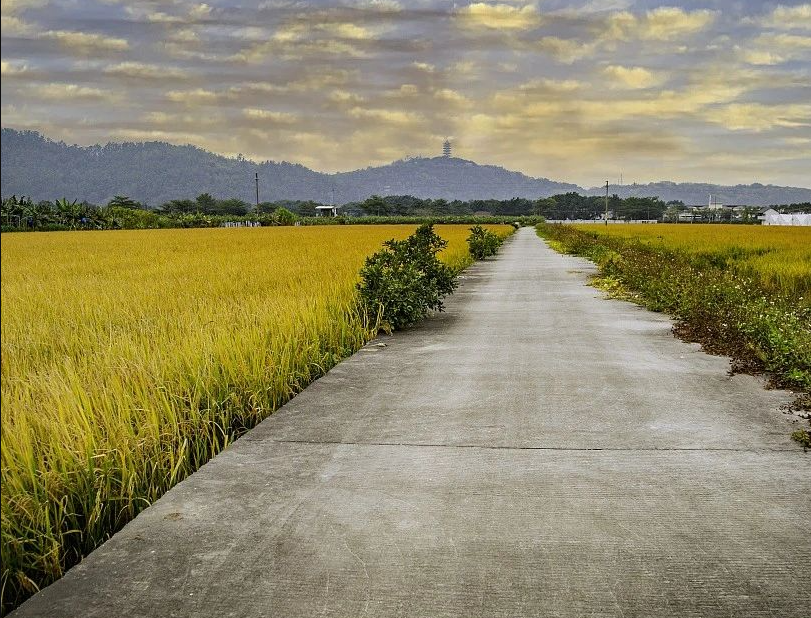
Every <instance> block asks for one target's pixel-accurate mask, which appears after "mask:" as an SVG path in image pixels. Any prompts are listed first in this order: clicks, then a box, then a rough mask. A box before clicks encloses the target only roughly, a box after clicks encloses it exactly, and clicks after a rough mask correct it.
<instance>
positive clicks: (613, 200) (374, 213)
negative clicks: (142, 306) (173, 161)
mask: <svg viewBox="0 0 811 618" xmlns="http://www.w3.org/2000/svg"><path fill="white" fill-rule="evenodd" d="M322 205H323V204H321V203H320V202H315V201H312V200H280V201H275V202H261V203H260V204H259V205H258V207H257V206H256V205H254V204H249V203H248V202H246V201H244V200H241V199H238V198H225V199H221V198H216V197H214V196H212V195H211V194H210V193H201V194H200V195H198V196H197V197H196V198H193V199H173V200H170V201H168V202H166V203H164V204H161V205H160V206H158V207H150V206H148V205H146V204H143V203H140V202H138V201H136V200H133V199H131V198H130V197H128V196H126V195H116V196H115V197H114V198H113V199H111V200H110V201H109V202H108V203H107V204H104V205H96V204H91V203H89V202H86V201H85V202H78V201H76V200H73V201H70V200H68V199H67V198H60V199H57V200H54V201H49V200H44V201H39V202H34V201H33V200H31V199H30V198H28V197H18V196H16V195H15V196H11V197H10V198H7V199H3V201H2V213H0V219H1V220H2V224H3V228H4V229H139V228H156V227H212V226H218V225H221V224H223V223H225V222H228V221H235V220H243V219H245V220H247V219H250V220H253V221H258V222H259V223H260V224H262V225H292V224H293V223H294V222H296V221H297V220H303V219H308V218H313V217H315V216H316V215H317V213H318V211H317V207H318V206H322ZM798 206H803V205H798ZM687 209H688V207H687V206H685V205H684V203H683V202H679V201H670V202H664V201H663V200H661V199H659V198H658V197H627V198H621V197H619V196H617V195H612V196H610V197H609V198H608V210H609V213H610V216H611V218H613V219H617V220H639V219H646V220H662V221H676V220H678V215H679V213H681V212H684V211H685V210H687ZM605 210H606V201H605V197H597V196H586V195H580V194H579V193H575V192H569V193H561V194H558V195H553V196H551V197H544V198H540V199H537V200H532V199H528V198H518V197H516V198H512V199H509V200H496V199H489V200H467V201H463V200H450V201H449V200H444V199H430V198H427V199H423V198H418V197H414V196H412V195H387V196H380V195H372V196H371V197H369V198H367V199H365V200H363V201H360V202H350V203H347V204H343V205H341V206H340V207H338V209H337V212H338V213H339V214H340V215H341V217H339V218H340V219H342V221H343V220H345V219H347V218H353V217H367V218H369V217H380V218H396V217H399V218H404V217H429V218H430V217H468V218H469V217H477V216H492V217H544V218H545V219H547V220H565V219H579V220H589V219H592V220H594V219H600V218H602V217H603V216H604V214H605ZM725 215H729V216H728V217H727V218H729V217H731V212H730V213H727V212H725V211H724V212H719V213H717V214H715V215H713V216H714V217H717V218H716V219H714V220H723V217H724V216H725ZM751 219H752V220H755V219H756V212H755V211H753V215H752V217H751ZM342 221H338V222H342Z"/></svg>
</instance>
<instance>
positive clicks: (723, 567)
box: [18, 229, 811, 618]
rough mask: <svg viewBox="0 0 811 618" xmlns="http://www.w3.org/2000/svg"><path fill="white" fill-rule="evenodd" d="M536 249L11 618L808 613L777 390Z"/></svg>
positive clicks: (475, 281) (808, 473) (398, 340)
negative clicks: (608, 296)
mask: <svg viewBox="0 0 811 618" xmlns="http://www.w3.org/2000/svg"><path fill="white" fill-rule="evenodd" d="M589 272H592V267H591V266H590V265H589V264H588V263H587V262H585V261H583V260H580V259H577V258H572V257H565V256H560V255H557V254H556V253H554V252H552V251H551V250H550V249H548V248H547V247H546V246H545V245H544V244H543V243H542V242H541V241H540V240H539V239H538V238H537V237H535V235H534V234H533V231H532V230H530V229H523V230H521V231H520V232H519V233H518V234H517V235H516V237H514V238H513V239H512V240H511V241H510V242H509V243H508V244H507V245H506V246H505V248H504V250H503V251H502V254H501V256H500V257H499V258H497V259H496V260H494V261H488V262H485V263H480V264H478V265H476V266H474V267H472V268H471V269H469V270H468V271H467V273H466V275H465V279H464V283H463V286H462V287H461V289H460V290H459V291H458V292H457V293H456V294H455V295H454V297H453V298H452V300H451V301H450V302H449V303H448V312H447V313H445V314H442V315H440V316H436V317H433V318H431V319H429V320H427V321H426V322H425V323H424V324H423V325H422V326H420V327H418V328H416V329H414V330H411V331H408V332H404V333H400V334H397V335H395V336H394V337H392V338H384V339H383V341H384V342H385V343H386V344H387V346H386V347H378V346H377V345H375V344H371V345H369V346H367V347H366V348H365V349H363V350H361V351H360V352H359V353H358V354H356V355H355V356H354V357H352V358H351V359H349V360H347V361H346V362H344V363H342V364H341V365H340V366H338V367H336V368H335V369H333V370H332V371H331V372H330V373H329V374H328V375H327V376H325V377H324V378H322V379H321V380H319V381H318V382H316V383H315V384H313V385H311V386H310V388H308V389H307V390H306V391H305V392H304V393H302V394H301V395H299V396H298V397H297V398H296V399H294V400H293V401H292V402H291V403H289V404H288V405H287V406H285V407H284V408H283V409H282V410H281V411H280V412H279V413H278V414H276V415H275V416H274V417H272V418H270V419H269V420H267V421H265V422H264V423H262V424H261V425H260V426H259V427H258V428H256V429H255V430H254V431H252V432H251V433H250V434H248V435H247V436H246V437H244V438H243V439H241V440H239V441H238V442H237V443H236V444H235V445H234V446H233V447H232V448H230V449H228V450H227V451H226V452H225V453H223V454H222V455H220V456H219V457H217V458H215V459H214V460H213V461H212V462H210V463H209V464H208V465H206V466H205V467H204V468H203V469H202V470H200V471H199V472H198V473H196V474H194V475H193V476H192V477H191V478H189V479H188V480H186V481H184V482H183V483H181V484H180V485H179V486H177V487H176V488H174V489H173V490H171V491H170V492H169V493H168V494H167V495H166V496H165V497H164V498H162V499H161V500H160V501H158V502H157V504H155V505H154V506H153V507H152V508H150V509H148V510H147V511H146V512H144V513H143V514H142V515H140V516H139V517H138V518H137V519H136V520H135V521H134V522H133V523H131V524H130V525H129V526H127V527H126V528H125V529H124V530H123V531H122V532H121V533H119V534H117V535H116V536H115V537H114V538H113V539H112V540H111V541H109V542H108V543H106V544H105V545H104V546H103V547H102V548H101V549H99V550H97V551H96V552H95V553H93V554H92V555H91V556H90V557H89V558H88V559H87V560H86V561H85V562H83V563H82V564H81V565H80V566H78V567H76V568H74V569H73V570H71V571H70V572H69V573H68V574H67V576H66V577H64V578H63V579H62V580H61V581H60V582H58V583H56V584H55V585H53V586H51V587H50V588H48V589H46V590H45V591H44V592H42V593H40V594H39V595H37V596H35V597H34V598H33V599H32V600H30V601H29V602H28V603H26V604H25V605H24V606H23V607H22V609H21V611H19V613H18V616H20V617H22V616H75V617H77V618H78V617H83V618H85V617H88V618H89V617H95V616H104V617H108V616H109V617H111V618H117V617H125V616H126V617H136V616H143V617H150V618H152V617H162V616H188V617H192V616H193V617H199V616H251V617H258V616H278V617H284V618H292V617H298V616H308V617H309V616H345V617H352V618H356V617H359V616H380V617H384V616H385V617H388V616H403V617H406V616H407V617H412V616H424V617H425V618H440V617H443V616H459V617H462V616H464V617H468V616H482V617H502V616H560V617H568V616H573V617H574V616H578V617H579V616H640V617H643V616H644V617H649V616H662V617H668V618H670V617H673V616H741V617H743V616H749V617H754V616H780V617H790V616H796V617H800V616H808V615H809V601H808V598H809V597H808V594H809V580H808V574H809V565H811V536H810V535H809V523H811V499H810V498H809V496H811V454H809V455H806V454H804V453H803V451H802V449H800V448H798V447H797V445H796V444H794V443H792V442H791V440H790V439H789V433H790V431H791V428H792V425H791V423H790V420H789V418H788V417H786V415H784V414H782V413H781V412H780V411H779V407H780V405H781V404H783V403H785V402H786V401H787V395H786V393H782V392H778V391H767V390H764V389H763V388H762V386H761V383H760V382H759V381H758V380H756V379H754V378H750V377H747V376H736V377H729V376H728V375H727V368H728V363H727V361H726V360H725V359H722V358H717V357H710V356H707V355H705V354H703V353H702V352H700V351H699V349H698V348H697V347H696V346H695V345H690V344H686V343H682V342H680V341H678V340H676V339H674V338H673V337H672V335H671V334H670V323H669V322H668V321H667V320H666V319H665V318H663V317H662V316H660V315H656V314H652V313H649V312H647V311H644V310H642V309H640V308H638V307H635V306H633V305H631V304H627V303H623V302H619V301H609V300H604V299H602V298H601V297H600V294H599V293H598V292H597V291H595V290H594V289H592V288H589V287H587V286H586V285H585V281H586V275H587V273H589Z"/></svg>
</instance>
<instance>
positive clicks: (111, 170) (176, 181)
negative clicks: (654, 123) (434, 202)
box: [2, 129, 582, 206]
mask: <svg viewBox="0 0 811 618" xmlns="http://www.w3.org/2000/svg"><path fill="white" fill-rule="evenodd" d="M257 172H258V173H259V183H260V198H261V199H262V201H274V200H284V199H290V200H315V201H318V202H328V201H329V200H330V199H331V198H332V190H333V188H334V189H335V201H336V202H338V203H345V202H355V201H362V200H364V199H366V198H367V197H369V196H370V195H375V194H381V195H387V194H401V195H413V196H415V197H420V198H445V199H448V200H453V199H460V200H467V199H478V198H481V199H487V198H494V199H509V198H512V197H528V198H537V197H542V196H548V195H553V194H555V193H561V192H565V191H577V190H582V189H581V188H580V187H578V186H577V185H573V184H567V183H558V182H552V181H550V180H546V179H543V178H540V179H539V178H530V177H529V176H526V175H524V174H521V173H518V172H511V171H508V170H505V169H503V168H501V167H496V166H492V165H477V164H476V163H473V162H472V161H465V160H463V159H456V158H447V159H446V158H442V157H437V158H434V159H408V160H404V161H397V162H395V163H392V164H390V165H385V166H383V167H369V168H366V169H362V170H356V171H353V172H346V173H341V174H334V175H330V174H323V173H320V172H315V171H313V170H310V169H308V168H306V167H304V166H302V165H295V164H292V163H274V162H264V163H259V164H257V163H254V162H253V161H249V160H246V159H232V158H227V157H223V156H220V155H216V154H213V153H210V152H207V151H205V150H202V149H200V148H196V147H194V146H173V145H171V144H166V143H163V142H146V143H124V144H112V143H111V144H107V145H105V146H90V147H80V146H69V145H67V144H64V143H62V142H54V141H51V140H49V139H47V138H45V137H43V136H42V135H40V134H38V133H35V132H29V131H26V132H20V131H15V130H12V129H3V132H2V195H3V196H4V197H6V196H8V195H12V194H16V195H27V196H31V197H32V198H33V199H34V201H37V200H41V199H55V198H57V197H62V196H65V197H69V198H71V199H79V200H87V201H89V202H91V203H97V204H100V203H106V202H107V201H108V200H109V199H110V198H111V197H113V196H114V195H128V196H129V197H131V198H133V199H135V200H138V201H140V202H143V203H146V204H150V205H153V206H154V205H159V204H162V203H164V202H167V201H169V200H171V199H182V198H188V197H194V196H195V195H199V194H200V193H210V194H212V195H213V196H215V197H220V198H228V197H237V198H239V199H242V200H245V201H248V202H253V200H254V174H255V173H257Z"/></svg>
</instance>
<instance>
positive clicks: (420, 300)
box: [358, 224, 457, 330]
mask: <svg viewBox="0 0 811 618" xmlns="http://www.w3.org/2000/svg"><path fill="white" fill-rule="evenodd" d="M447 244H448V242H447V241H446V240H443V239H442V238H440V237H439V236H438V235H437V234H436V232H434V226H433V225H431V224H424V225H421V226H420V227H419V228H418V229H417V231H416V232H414V233H413V234H412V235H411V236H409V237H408V238H406V239H405V240H389V241H386V242H385V243H384V248H383V249H381V250H380V251H378V252H377V253H375V254H374V255H371V256H369V257H368V258H366V263H365V264H364V266H363V269H362V270H361V271H360V275H361V281H360V282H359V283H358V291H359V294H360V301H361V304H362V306H363V309H364V311H365V313H366V315H367V316H369V317H370V319H378V320H380V328H381V329H383V330H392V329H399V328H403V327H404V326H408V325H410V324H414V323H415V322H417V321H419V320H421V319H422V318H424V317H425V315H426V314H427V313H428V310H429V309H434V310H436V311H442V309H443V308H444V305H443V304H442V299H443V298H444V297H445V296H447V295H448V294H452V293H453V290H454V289H455V288H456V285H457V283H456V273H455V272H454V271H453V269H451V268H450V267H449V266H447V265H445V264H443V263H442V262H441V261H440V260H439V258H437V254H438V253H439V252H440V251H442V249H444V248H445V246H446V245H447Z"/></svg>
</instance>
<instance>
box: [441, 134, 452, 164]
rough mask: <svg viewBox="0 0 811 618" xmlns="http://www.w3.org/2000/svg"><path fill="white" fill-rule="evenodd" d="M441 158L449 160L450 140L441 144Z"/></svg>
mask: <svg viewBox="0 0 811 618" xmlns="http://www.w3.org/2000/svg"><path fill="white" fill-rule="evenodd" d="M442 156H443V157H445V158H446V159H448V158H450V156H451V140H449V139H447V138H446V139H445V141H444V142H443V143H442Z"/></svg>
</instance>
